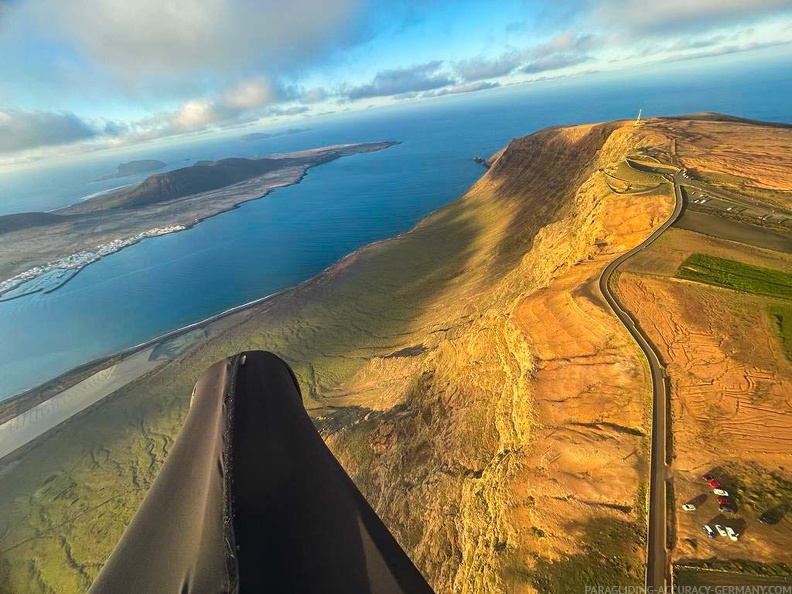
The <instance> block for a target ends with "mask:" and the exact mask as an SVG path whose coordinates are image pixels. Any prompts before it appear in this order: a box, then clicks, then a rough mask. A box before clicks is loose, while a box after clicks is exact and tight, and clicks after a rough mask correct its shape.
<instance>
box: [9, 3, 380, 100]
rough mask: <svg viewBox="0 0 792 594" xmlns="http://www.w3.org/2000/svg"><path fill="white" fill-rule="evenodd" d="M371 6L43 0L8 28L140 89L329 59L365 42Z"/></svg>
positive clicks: (27, 6) (17, 8)
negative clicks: (38, 36) (42, 39)
mask: <svg viewBox="0 0 792 594" xmlns="http://www.w3.org/2000/svg"><path fill="white" fill-rule="evenodd" d="M364 8H365V6H364V4H363V3H362V2H360V1H359V0H289V2H282V1H280V0H257V1H255V2H251V1H250V0H179V2H167V1H163V0H135V1H134V2H132V3H130V2H129V0H99V1H97V0H69V1H68V2H63V1H62V0H38V1H35V2H34V1H28V2H19V3H11V4H10V7H9V8H8V9H7V11H6V13H7V14H6V19H5V20H6V22H5V27H0V29H3V28H5V29H6V33H9V34H10V33H12V30H13V29H15V28H16V29H18V30H22V29H27V30H32V31H38V32H41V33H42V34H44V35H46V37H47V38H49V39H50V40H52V41H57V42H58V43H60V44H63V45H64V46H65V47H68V48H70V49H71V50H73V51H74V52H76V53H77V54H78V55H80V56H82V57H83V58H84V59H86V60H87V61H88V63H90V64H92V65H93V66H95V67H97V68H99V69H101V70H104V71H106V72H108V73H110V74H111V75H112V76H113V77H114V78H115V79H116V80H118V81H121V82H123V83H125V84H127V85H129V86H130V87H133V88H134V87H136V86H140V85H144V84H146V83H153V82H156V81H159V80H162V79H163V78H166V77H177V78H178V77H187V78H189V77H199V78H200V77H204V76H206V75H212V76H214V77H216V78H219V79H221V80H225V81H229V80H230V78H233V77H234V76H238V75H239V74H240V73H243V74H244V73H247V74H250V73H251V72H254V71H261V70H265V71H267V72H269V73H270V74H275V73H278V72H283V71H285V70H287V69H291V68H297V67H300V66H307V65H311V64H315V63H317V62H321V61H323V60H324V59H326V58H327V56H328V55H329V54H330V53H332V52H333V51H334V50H336V49H339V48H343V47H348V46H350V45H353V44H355V43H357V42H359V41H361V39H364V38H365V36H366V35H367V34H368V32H367V30H366V27H365V16H366V10H364ZM0 33H2V31H0Z"/></svg>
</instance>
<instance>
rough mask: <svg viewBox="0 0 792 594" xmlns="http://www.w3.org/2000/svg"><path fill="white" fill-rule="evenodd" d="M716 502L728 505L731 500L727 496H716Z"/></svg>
mask: <svg viewBox="0 0 792 594" xmlns="http://www.w3.org/2000/svg"><path fill="white" fill-rule="evenodd" d="M718 503H719V504H720V505H730V504H731V500H730V499H729V498H728V497H718Z"/></svg>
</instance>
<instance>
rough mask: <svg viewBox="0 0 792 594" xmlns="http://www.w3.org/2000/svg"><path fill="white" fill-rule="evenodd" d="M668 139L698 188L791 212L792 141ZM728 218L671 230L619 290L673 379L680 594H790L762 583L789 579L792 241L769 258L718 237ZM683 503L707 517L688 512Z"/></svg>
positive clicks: (705, 132) (698, 133) (744, 242)
mask: <svg viewBox="0 0 792 594" xmlns="http://www.w3.org/2000/svg"><path fill="white" fill-rule="evenodd" d="M661 126H662V127H665V128H666V129H668V130H669V131H670V133H672V134H674V135H675V136H676V138H677V156H678V159H679V164H680V165H682V166H684V167H686V168H687V169H688V171H690V173H691V176H692V177H693V178H694V179H696V180H698V182H697V183H699V184H705V185H711V187H713V188H716V189H717V190H719V191H724V192H729V193H730V194H732V195H738V196H740V197H741V198H742V199H744V200H746V201H749V202H752V203H754V204H756V205H757V206H758V207H761V208H778V209H789V208H790V206H792V192H790V191H789V189H788V188H790V187H792V183H791V182H792V179H791V178H790V173H789V171H790V169H787V168H785V166H784V164H785V163H792V148H790V146H792V145H790V144H789V140H790V138H791V137H792V130H789V129H784V128H768V129H767V130H762V131H761V132H759V131H757V129H756V128H753V127H750V126H746V125H745V124H738V123H734V122H728V121H717V122H711V123H704V122H695V121H668V122H664V123H662V124H661ZM751 135H753V136H751ZM783 139H787V140H783ZM708 216H709V215H708ZM718 218H719V217H717V216H716V215H712V216H710V218H709V219H706V220H705V219H703V218H702V219H701V221H700V223H701V225H700V226H699V227H697V228H696V229H695V231H694V230H691V229H688V228H679V227H672V228H671V229H669V230H668V231H667V232H665V233H664V234H663V236H662V237H661V238H660V240H659V241H657V242H656V243H655V244H654V245H652V246H651V247H650V248H648V249H646V250H644V251H643V252H642V253H640V254H638V255H637V256H635V257H634V258H632V259H631V260H630V261H628V262H627V263H626V264H625V266H624V268H623V272H622V274H621V275H620V276H619V278H618V287H617V289H618V293H619V295H620V297H621V299H622V301H623V302H624V303H625V305H626V306H627V307H628V308H629V309H630V310H631V311H632V312H633V314H634V315H635V316H636V318H637V320H638V322H639V323H640V325H641V326H642V328H643V329H644V330H645V331H646V333H647V334H648V336H649V337H650V339H651V340H652V342H653V343H654V344H655V345H656V347H657V348H658V351H659V352H660V354H661V357H662V359H663V360H664V362H665V364H666V369H667V373H668V375H669V378H670V385H671V398H670V399H671V401H670V418H669V423H670V426H671V431H670V435H669V440H668V445H667V447H668V448H669V450H670V453H671V461H670V465H669V475H670V477H671V480H672V485H673V498H671V501H672V502H673V503H672V504H673V505H674V506H675V507H676V509H675V510H673V514H672V517H673V518H674V519H673V522H672V530H671V545H672V547H671V556H672V561H673V562H674V563H677V564H679V565H680V569H679V571H678V573H677V577H678V581H677V584H678V585H716V584H717V585H721V584H725V585H731V584H766V583H784V584H788V583H789V581H788V578H783V579H782V581H781V582H778V581H777V579H776V578H773V580H776V581H772V580H771V581H770V582H767V581H763V580H762V578H761V577H756V576H761V575H774V576H777V575H780V574H783V575H785V576H786V575H789V574H790V573H792V553H790V550H789V543H790V542H792V517H790V514H789V513H788V511H789V509H792V508H790V505H792V491H790V489H789V486H790V485H792V474H791V473H792V400H790V398H792V365H790V362H792V359H790V327H789V326H790V324H789V321H790V319H792V318H790V316H792V310H791V309H790V301H789V300H790V298H792V255H790V254H789V253H788V250H785V249H783V248H784V246H785V245H786V242H788V236H789V235H790V234H789V233H788V232H786V231H784V232H783V233H787V235H786V236H785V237H784V241H781V242H765V243H764V244H763V246H762V247H760V246H757V245H754V244H752V240H753V239H754V238H755V235H752V234H750V233H742V234H734V233H727V234H724V236H721V235H719V234H720V233H722V232H723V231H724V230H726V231H728V228H727V227H728V226H724V225H722V224H721V223H720V222H719V221H717V219H718ZM713 220H715V222H714V223H713V222H712V221H713ZM683 227H684V225H683ZM761 232H762V230H761V229H760V228H759V227H756V229H755V233H756V234H759V233H761ZM781 232H782V231H779V233H781ZM770 248H774V249H770ZM704 473H712V474H714V475H715V476H716V478H717V480H718V481H719V482H720V483H721V484H722V485H723V486H724V488H725V489H726V490H727V491H728V492H729V493H730V494H731V497H732V501H733V503H734V506H735V508H736V512H737V513H736V514H726V513H721V512H720V511H719V509H718V505H717V502H716V501H715V498H714V496H713V494H712V492H711V489H709V488H708V485H707V484H706V483H705V482H704V481H702V479H701V476H702V475H703V474H704ZM687 502H693V503H695V504H696V506H697V509H696V510H695V511H691V512H684V511H681V510H680V509H679V506H681V504H683V503H687ZM762 516H765V519H768V520H770V521H769V522H768V523H763V522H761V521H760V520H759V518H760V517H762ZM704 524H709V525H710V526H713V525H714V524H721V525H724V526H731V527H733V528H734V529H735V530H736V531H737V532H738V533H739V534H740V538H739V541H738V542H732V541H730V540H728V539H725V538H715V539H709V538H707V537H706V535H705V534H704V531H703V530H702V525H704ZM714 569H717V570H719V572H713V571H709V570H714ZM724 572H726V573H724ZM740 574H751V576H752V577H745V576H741V575H740ZM783 580H786V581H783Z"/></svg>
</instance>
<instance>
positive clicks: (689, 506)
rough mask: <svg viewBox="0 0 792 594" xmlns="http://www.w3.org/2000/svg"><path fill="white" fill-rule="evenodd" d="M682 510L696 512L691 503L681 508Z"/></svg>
mask: <svg viewBox="0 0 792 594" xmlns="http://www.w3.org/2000/svg"><path fill="white" fill-rule="evenodd" d="M682 509H683V510H685V511H695V510H696V506H695V505H693V504H692V503H685V504H684V505H683V506H682Z"/></svg>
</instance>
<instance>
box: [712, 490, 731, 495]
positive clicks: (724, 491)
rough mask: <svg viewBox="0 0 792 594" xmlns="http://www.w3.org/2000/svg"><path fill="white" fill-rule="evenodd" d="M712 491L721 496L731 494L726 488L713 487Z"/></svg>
mask: <svg viewBox="0 0 792 594" xmlns="http://www.w3.org/2000/svg"><path fill="white" fill-rule="evenodd" d="M712 492H713V493H715V495H719V496H720V497H728V496H729V492H728V491H726V490H725V489H713V490H712Z"/></svg>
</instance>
